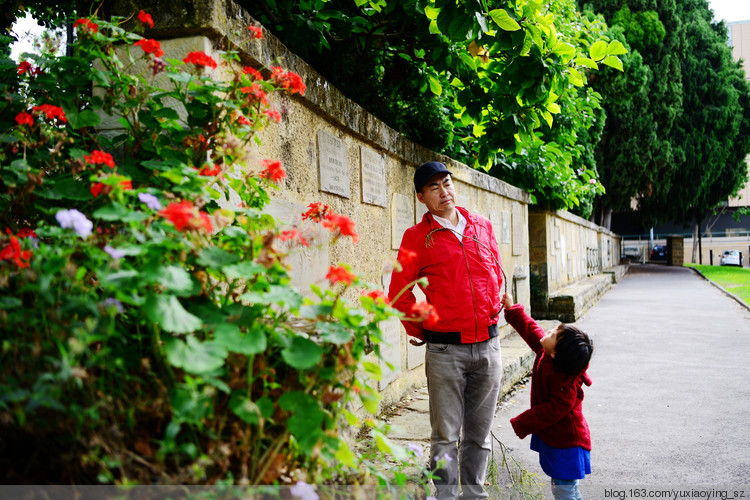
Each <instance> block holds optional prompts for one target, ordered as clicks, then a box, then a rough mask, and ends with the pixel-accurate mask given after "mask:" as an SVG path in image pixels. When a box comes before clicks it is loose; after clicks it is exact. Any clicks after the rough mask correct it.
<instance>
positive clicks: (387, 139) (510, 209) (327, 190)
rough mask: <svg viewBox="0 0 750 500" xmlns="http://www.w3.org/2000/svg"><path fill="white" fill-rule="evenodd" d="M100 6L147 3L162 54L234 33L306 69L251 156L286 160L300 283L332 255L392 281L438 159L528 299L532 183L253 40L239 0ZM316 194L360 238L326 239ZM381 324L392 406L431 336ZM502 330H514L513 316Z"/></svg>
mask: <svg viewBox="0 0 750 500" xmlns="http://www.w3.org/2000/svg"><path fill="white" fill-rule="evenodd" d="M162 4H164V5H163V8H161V7H160V6H162ZM103 8H105V9H106V15H121V16H126V17H127V16H130V15H132V14H137V13H138V11H139V10H140V9H144V10H146V11H147V12H149V13H151V14H152V16H153V18H154V21H155V23H156V26H157V28H158V29H155V30H149V32H148V33H147V34H146V36H147V37H150V38H156V39H159V40H160V41H161V44H162V48H163V49H164V51H165V56H164V57H165V58H170V57H171V58H177V59H182V58H183V57H185V56H186V55H187V53H188V52H189V51H194V50H201V51H204V52H206V53H207V54H209V55H211V56H213V57H214V59H216V60H217V61H218V60H219V59H220V56H219V54H218V51H220V50H225V49H226V47H227V44H228V43H229V42H231V43H232V44H233V45H234V46H236V47H238V48H239V49H240V50H241V59H242V64H243V65H247V66H252V67H255V68H256V69H261V68H263V67H265V68H268V67H270V66H272V65H281V66H283V67H284V68H285V69H288V70H292V71H294V72H296V73H298V74H299V75H300V76H301V77H302V78H303V80H304V82H305V84H306V85H307V90H306V92H305V95H304V96H299V95H293V96H284V97H280V98H277V100H276V101H275V102H273V106H274V107H275V108H276V109H278V110H279V111H280V112H281V113H282V115H283V119H282V121H281V123H280V124H278V125H276V124H273V125H271V126H269V127H268V128H267V129H265V130H264V131H262V132H261V134H260V139H261V142H262V144H261V145H260V146H255V145H254V144H253V147H252V149H249V150H248V159H247V162H246V165H245V166H244V167H243V168H244V169H249V170H251V171H259V170H260V169H261V167H260V164H259V163H260V161H261V160H262V159H265V158H273V159H279V160H281V162H282V164H283V165H284V167H285V169H286V171H287V177H286V179H284V181H283V182H282V183H281V185H280V189H279V190H272V191H271V193H270V195H271V197H272V202H271V204H270V206H269V208H268V211H269V213H271V214H272V215H273V216H274V217H276V218H277V220H279V221H281V222H283V223H284V224H288V225H290V226H297V227H298V228H299V229H301V230H302V231H303V234H306V235H307V236H308V239H312V240H313V241H314V242H315V243H314V244H313V245H311V247H310V248H308V249H306V250H304V251H301V252H298V253H295V254H293V255H292V256H291V264H292V273H293V280H294V284H295V285H296V286H297V287H298V288H299V289H300V290H301V291H303V292H304V291H305V290H307V289H309V285H310V284H311V283H317V284H318V285H321V286H324V285H325V284H326V280H325V275H326V272H327V269H328V266H330V265H336V264H338V263H341V262H343V263H348V264H350V265H351V266H352V269H353V270H354V271H355V272H357V273H358V274H360V275H361V276H363V277H364V279H366V280H367V281H368V282H370V283H372V284H374V285H375V286H378V287H382V288H383V289H384V290H385V291H387V289H388V284H389V282H390V274H389V270H388V268H389V266H390V265H391V264H392V263H393V262H394V261H395V258H396V253H397V249H398V247H399V244H400V241H401V236H402V235H403V233H404V231H405V230H406V229H407V228H408V227H410V226H412V225H413V224H415V223H416V222H417V221H418V220H421V217H422V215H423V214H424V205H422V204H421V203H419V202H418V201H417V199H416V195H415V193H414V188H413V174H414V169H415V168H416V167H417V166H418V165H420V164H421V163H423V162H426V161H432V160H438V161H442V162H443V163H445V164H446V165H447V166H448V168H449V170H451V171H452V172H453V173H454V182H455V185H456V192H457V196H458V205H460V206H463V207H466V208H468V209H469V210H470V211H473V212H476V213H479V214H482V215H484V216H485V217H487V218H489V219H490V220H491V221H492V223H493V226H494V228H495V234H496V237H497V240H498V246H499V248H500V255H501V259H502V264H503V268H504V272H505V274H506V276H507V286H508V290H509V291H511V292H512V293H513V294H514V296H515V297H516V300H517V301H518V302H521V303H524V304H529V300H530V286H529V281H530V280H529V250H528V249H529V241H528V222H529V221H528V204H529V203H530V198H529V195H528V194H527V193H526V192H524V191H522V190H520V189H518V188H516V187H514V186H511V185H509V184H507V183H505V182H502V181H500V180H498V179H496V178H493V177H490V176H488V175H485V174H483V173H481V172H478V171H476V170H474V169H472V168H469V167H467V166H466V165H463V164H461V163H458V162H456V161H455V160H452V159H451V158H447V157H444V156H441V155H438V154H436V153H434V152H432V151H430V150H428V149H425V148H423V147H421V146H419V145H418V144H415V143H412V142H410V141H408V140H406V139H405V138H404V137H403V136H402V135H400V134H398V133H396V132H395V131H394V130H392V129H391V128H389V127H388V126H387V125H385V124H384V123H383V122H381V121H380V120H378V119H377V118H375V117H374V116H373V115H371V114H370V113H368V112H366V111H365V110H363V109H362V108H360V107H359V106H358V105H357V104H355V103H354V102H352V101H351V100H349V99H348V98H346V96H344V95H343V94H341V93H340V92H339V91H338V90H337V89H336V88H335V87H333V86H332V85H331V84H330V83H329V82H327V81H326V80H325V79H324V78H323V77H322V76H321V75H320V74H318V73H317V72H316V71H315V70H314V69H312V68H311V67H309V66H308V65H307V64H306V63H305V62H304V61H302V60H301V59H300V58H298V57H297V56H296V55H294V54H292V53H291V52H289V51H288V50H287V49H286V47H285V46H284V45H283V44H281V43H280V42H279V40H278V39H276V38H275V37H273V36H272V35H271V34H270V33H268V32H267V31H265V30H264V38H263V39H262V40H249V39H248V36H247V26H248V25H249V24H254V23H255V22H254V21H253V20H252V19H251V18H250V16H249V15H248V14H247V13H246V12H244V11H243V10H242V9H240V8H239V7H238V6H236V5H235V4H234V3H233V2H232V1H231V0H174V1H170V2H169V4H168V6H167V4H166V3H164V2H161V1H160V0H156V1H155V2H150V3H146V2H143V1H135V0H120V1H113V2H106V4H105V6H104V7H103ZM222 71H224V72H226V69H222V67H221V66H220V67H219V68H217V69H216V70H215V72H216V76H217V77H221V76H222V75H221V73H222ZM103 132H104V133H106V131H103ZM219 187H221V186H219ZM223 190H224V192H225V194H226V197H225V199H224V200H223V203H227V204H231V203H233V197H232V193H231V191H230V190H229V189H228V188H224V189H223ZM312 202H322V203H325V204H327V205H329V206H330V207H331V209H332V210H333V211H334V212H336V213H340V214H343V215H346V216H348V217H350V218H351V219H352V220H353V221H354V222H355V224H356V231H357V233H358V234H359V241H358V243H357V244H354V243H353V242H352V241H351V239H350V238H343V239H341V240H340V241H338V242H337V243H336V244H335V245H332V244H329V243H330V242H329V239H328V238H329V235H328V234H327V231H324V232H323V233H320V232H319V228H317V226H316V227H313V226H311V225H310V224H307V223H306V222H304V221H302V219H301V214H302V213H303V212H305V211H306V209H307V208H306V207H307V205H308V204H310V203H312ZM315 231H318V232H317V233H315ZM416 292H418V289H416ZM358 295H359V291H352V293H351V294H350V298H351V299H352V300H356V299H357V296H358ZM381 327H382V330H383V332H384V334H385V337H386V338H387V339H388V340H389V345H388V346H387V347H386V348H385V349H383V352H384V354H385V357H386V358H387V360H388V361H389V363H391V364H392V365H393V366H394V367H395V370H393V371H390V370H388V369H387V368H386V367H385V366H383V372H384V375H383V379H382V380H381V381H380V390H381V393H382V395H383V404H384V405H388V404H390V403H392V402H395V401H397V400H398V399H400V398H401V397H402V396H403V394H404V393H405V392H406V391H408V390H409V389H411V388H412V387H414V386H415V385H417V384H421V383H423V382H424V369H423V367H422V365H423V363H424V347H414V346H411V345H410V344H409V343H408V342H407V339H406V334H405V332H404V330H403V327H402V326H401V324H400V322H398V321H397V320H391V321H388V322H385V323H384V324H382V325H381ZM504 330H505V333H510V327H509V326H505V327H504Z"/></svg>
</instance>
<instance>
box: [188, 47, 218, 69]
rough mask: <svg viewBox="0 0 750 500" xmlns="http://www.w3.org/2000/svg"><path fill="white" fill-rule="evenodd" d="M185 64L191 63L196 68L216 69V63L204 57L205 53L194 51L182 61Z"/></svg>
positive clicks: (209, 57)
mask: <svg viewBox="0 0 750 500" xmlns="http://www.w3.org/2000/svg"><path fill="white" fill-rule="evenodd" d="M182 62H184V63H185V64H190V63H193V64H195V65H196V66H209V67H211V68H216V66H217V65H216V61H214V59H213V57H211V56H209V55H206V53H205V52H201V51H195V52H190V53H188V55H187V57H186V58H185V59H183V60H182Z"/></svg>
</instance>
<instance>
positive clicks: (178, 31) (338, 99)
mask: <svg viewBox="0 0 750 500" xmlns="http://www.w3.org/2000/svg"><path fill="white" fill-rule="evenodd" d="M144 4H145V2H143V1H142V0H112V1H110V2H105V3H104V4H103V6H102V11H103V15H104V16H107V17H108V16H122V17H125V18H129V17H134V16H135V14H137V13H138V11H139V10H140V9H142V8H144ZM145 8H146V10H147V11H148V12H149V13H150V14H151V16H152V17H153V19H154V23H155V28H154V29H150V30H147V31H146V33H145V34H144V36H145V37H147V38H156V39H167V38H178V37H184V36H196V35H202V36H205V37H207V38H208V39H210V40H211V41H212V42H213V43H214V44H215V45H216V46H218V47H220V48H221V49H225V48H226V47H227V45H228V44H230V43H231V45H232V46H234V47H240V48H242V50H241V59H242V62H243V64H244V65H248V66H253V67H256V68H260V67H266V68H270V67H271V66H272V65H274V66H276V65H281V66H283V67H284V68H285V69H287V70H291V71H294V72H295V73H297V74H299V75H300V76H301V77H302V79H303V80H304V82H305V84H306V85H307V90H306V91H305V95H304V96H299V95H296V94H295V95H294V96H293V98H294V99H299V100H300V102H303V103H304V104H305V105H306V106H310V107H312V108H314V109H317V110H320V111H321V114H324V115H325V116H326V119H327V120H329V121H331V122H333V123H335V124H337V125H339V126H342V127H344V128H347V129H349V130H350V131H351V132H352V133H353V134H354V135H356V136H358V137H359V138H360V139H362V140H363V141H366V142H369V143H370V144H372V145H373V146H375V147H377V148H379V149H382V150H386V151H389V152H390V153H392V154H393V155H395V156H397V157H399V158H401V159H403V160H404V161H405V162H407V163H410V164H412V165H419V164H421V163H423V162H424V161H425V158H429V159H431V160H438V161H442V162H443V163H445V164H446V165H447V166H448V168H452V169H455V170H456V171H454V174H456V175H455V176H454V177H455V178H457V179H459V180H461V181H463V182H466V183H468V184H471V185H473V186H476V187H478V188H481V189H484V190H486V191H489V192H492V193H496V194H498V195H500V196H504V197H506V198H509V199H512V200H514V201H519V202H521V203H524V204H526V205H529V204H530V203H531V197H530V196H529V194H528V193H527V192H526V191H523V190H522V189H519V188H517V187H515V186H512V185H510V184H508V183H506V182H504V181H501V180H500V179H497V178H494V177H491V176H489V175H485V174H484V173H482V172H479V171H477V170H474V169H473V168H471V167H469V166H467V165H464V164H462V163H460V162H458V161H456V160H453V159H451V158H449V157H447V156H444V155H440V154H438V153H435V152H433V151H430V150H428V149H427V148H425V147H423V146H420V145H419V144H416V143H414V142H412V141H410V140H408V139H406V138H405V137H404V136H403V135H401V134H400V133H398V132H397V131H395V130H393V129H392V128H390V127H389V126H388V125H386V124H385V123H383V122H382V121H381V120H380V119H378V118H376V117H375V116H373V115H372V114H371V113H369V112H367V111H365V110H364V109H363V108H362V107H360V106H359V105H358V104H356V103H355V102H354V101H352V100H351V99H349V98H348V97H346V96H345V95H344V94H342V93H341V92H340V91H339V90H338V89H337V88H336V87H334V86H333V85H331V84H330V82H328V80H326V79H325V78H324V77H323V76H322V75H321V74H320V73H318V72H317V71H316V70H315V69H313V68H312V67H311V66H310V65H309V64H307V63H306V62H305V61H303V60H302V59H301V58H300V57H298V56H297V55H295V54H294V53H292V52H291V51H290V50H289V49H288V48H287V47H286V46H285V45H284V44H283V43H281V41H280V40H279V39H278V38H276V37H275V36H273V35H272V34H271V33H270V32H269V31H268V30H266V29H264V30H263V39H262V40H257V39H253V38H251V37H250V35H249V32H248V29H247V27H248V26H249V25H258V26H259V25H260V24H259V23H258V22H257V21H255V19H253V18H252V17H251V16H250V14H248V13H247V11H245V10H244V9H243V8H242V7H240V6H239V5H237V4H236V3H235V2H234V1H233V0H170V1H165V0H154V1H152V2H150V3H149V4H148V6H146V7H145ZM134 24H135V21H134V20H131V21H130V25H128V24H126V25H125V27H126V28H128V27H132V26H133V25H134Z"/></svg>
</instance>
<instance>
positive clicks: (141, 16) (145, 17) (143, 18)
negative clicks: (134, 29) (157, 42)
mask: <svg viewBox="0 0 750 500" xmlns="http://www.w3.org/2000/svg"><path fill="white" fill-rule="evenodd" d="M138 20H139V21H140V22H142V23H143V25H144V26H148V27H149V28H153V27H154V20H153V19H152V18H151V14H146V13H145V12H143V10H141V11H140V12H139V13H138Z"/></svg>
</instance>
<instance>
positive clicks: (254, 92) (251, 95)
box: [240, 83, 268, 106]
mask: <svg viewBox="0 0 750 500" xmlns="http://www.w3.org/2000/svg"><path fill="white" fill-rule="evenodd" d="M240 92H242V93H243V94H247V96H248V99H249V100H250V101H251V102H253V101H255V102H259V103H261V104H263V105H264V106H268V98H267V97H266V92H265V91H264V90H263V89H262V88H260V85H258V84H257V83H253V84H252V85H250V86H249V87H240Z"/></svg>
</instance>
